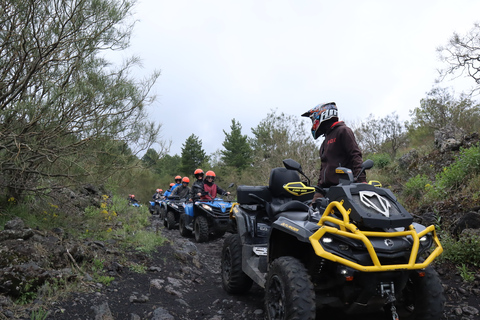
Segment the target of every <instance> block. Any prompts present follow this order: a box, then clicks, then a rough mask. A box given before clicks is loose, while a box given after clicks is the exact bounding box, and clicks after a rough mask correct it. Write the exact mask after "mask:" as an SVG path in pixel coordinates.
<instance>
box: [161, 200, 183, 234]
mask: <svg viewBox="0 0 480 320" xmlns="http://www.w3.org/2000/svg"><path fill="white" fill-rule="evenodd" d="M186 201H187V199H180V197H178V196H169V197H168V198H167V199H166V200H165V201H164V203H163V208H162V209H161V211H160V220H161V221H163V225H164V226H165V228H167V229H169V230H171V229H175V228H177V227H178V222H179V220H180V215H181V214H183V213H184V212H185V209H184V206H185V202H186Z"/></svg>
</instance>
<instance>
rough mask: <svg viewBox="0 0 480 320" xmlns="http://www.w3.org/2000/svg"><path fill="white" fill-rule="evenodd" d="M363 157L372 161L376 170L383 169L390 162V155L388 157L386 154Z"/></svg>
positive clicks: (372, 154)
mask: <svg viewBox="0 0 480 320" xmlns="http://www.w3.org/2000/svg"><path fill="white" fill-rule="evenodd" d="M363 157H364V158H368V159H372V160H373V163H374V164H375V168H377V169H383V168H385V167H387V166H388V165H389V164H390V163H391V162H392V160H391V159H390V155H388V154H387V153H370V154H364V155H363Z"/></svg>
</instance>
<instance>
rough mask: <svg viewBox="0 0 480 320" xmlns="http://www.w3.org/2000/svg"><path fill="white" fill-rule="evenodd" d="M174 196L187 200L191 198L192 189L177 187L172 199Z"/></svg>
mask: <svg viewBox="0 0 480 320" xmlns="http://www.w3.org/2000/svg"><path fill="white" fill-rule="evenodd" d="M172 196H178V197H180V199H186V198H187V197H189V196H190V188H189V187H187V186H184V185H181V186H179V187H176V188H175V190H173V192H172V194H171V195H170V197H172Z"/></svg>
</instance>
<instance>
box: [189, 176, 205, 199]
mask: <svg viewBox="0 0 480 320" xmlns="http://www.w3.org/2000/svg"><path fill="white" fill-rule="evenodd" d="M202 192H203V180H197V181H195V182H194V183H193V186H192V196H191V198H192V199H195V198H197V199H198V195H197V194H198V193H202Z"/></svg>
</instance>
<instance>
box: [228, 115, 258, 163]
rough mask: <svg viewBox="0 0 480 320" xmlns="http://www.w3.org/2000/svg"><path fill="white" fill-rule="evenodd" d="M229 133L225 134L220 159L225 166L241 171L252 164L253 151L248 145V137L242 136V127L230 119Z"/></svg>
mask: <svg viewBox="0 0 480 320" xmlns="http://www.w3.org/2000/svg"><path fill="white" fill-rule="evenodd" d="M230 129H231V131H230V133H227V132H225V130H223V133H224V134H225V140H224V141H223V143H222V145H223V147H224V148H225V150H222V151H221V153H222V156H221V159H222V161H223V163H224V164H225V165H226V166H230V167H235V168H237V170H238V171H242V170H243V169H245V168H247V167H248V166H250V165H251V163H252V156H253V151H252V148H251V147H250V145H249V144H248V137H247V136H246V135H242V126H241V124H240V122H238V121H236V120H235V119H232V125H231V126H230Z"/></svg>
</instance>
